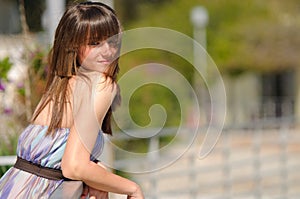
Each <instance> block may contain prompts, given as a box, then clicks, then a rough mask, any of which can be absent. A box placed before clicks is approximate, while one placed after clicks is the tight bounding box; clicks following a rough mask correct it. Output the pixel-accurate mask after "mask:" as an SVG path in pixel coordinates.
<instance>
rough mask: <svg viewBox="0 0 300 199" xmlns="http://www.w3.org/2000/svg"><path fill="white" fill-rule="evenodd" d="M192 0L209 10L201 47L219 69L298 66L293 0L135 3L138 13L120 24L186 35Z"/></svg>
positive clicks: (298, 28)
mask: <svg viewBox="0 0 300 199" xmlns="http://www.w3.org/2000/svg"><path fill="white" fill-rule="evenodd" d="M197 5H202V6H205V7H206V8H207V10H208V12H209V24H208V26H207V49H208V53H209V54H210V55H211V56H212V58H213V59H214V61H215V62H216V64H217V65H218V67H219V69H220V70H221V71H222V72H229V73H237V72H238V73H239V72H242V71H247V70H251V71H256V72H268V71H274V70H285V69H288V68H291V67H296V66H298V65H299V62H300V61H299V59H298V54H299V50H300V47H299V46H300V38H299V37H298V36H297V35H298V34H299V32H300V15H299V13H300V6H299V3H298V1H297V0H288V1H280V0H269V1H261V0H243V1H236V0H189V1H182V0H172V1H167V2H165V3H164V4H148V5H147V7H146V6H144V8H143V7H141V8H143V10H142V14H140V15H138V16H137V17H138V18H135V19H134V20H133V19H132V20H131V21H130V23H128V22H127V23H126V27H125V28H128V29H130V28H134V27H142V26H159V27H165V28H170V29H174V30H177V31H180V32H182V33H185V34H187V35H189V36H192V29H193V27H192V25H191V22H190V11H191V9H192V8H193V7H194V6H197ZM140 12H141V11H140Z"/></svg>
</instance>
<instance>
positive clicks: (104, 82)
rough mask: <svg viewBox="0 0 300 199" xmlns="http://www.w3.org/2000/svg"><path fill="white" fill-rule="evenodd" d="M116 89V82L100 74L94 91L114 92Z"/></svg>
mask: <svg viewBox="0 0 300 199" xmlns="http://www.w3.org/2000/svg"><path fill="white" fill-rule="evenodd" d="M116 90H117V84H116V83H115V82H114V81H113V80H112V78H111V77H108V76H105V75H101V76H100V77H99V79H98V81H97V84H96V92H101V91H105V92H112V93H114V94H115V92H116Z"/></svg>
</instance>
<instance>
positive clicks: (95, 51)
mask: <svg viewBox="0 0 300 199" xmlns="http://www.w3.org/2000/svg"><path fill="white" fill-rule="evenodd" d="M117 52H118V46H117V45H115V43H113V42H112V41H110V39H108V40H104V41H101V42H94V43H90V44H88V45H86V46H83V47H81V48H80V53H79V56H78V61H79V63H80V65H81V67H83V68H86V69H89V70H94V71H98V72H102V73H103V72H105V71H106V70H107V68H108V66H109V65H110V64H111V63H112V62H113V61H114V60H115V59H116V58H117V57H116V56H117Z"/></svg>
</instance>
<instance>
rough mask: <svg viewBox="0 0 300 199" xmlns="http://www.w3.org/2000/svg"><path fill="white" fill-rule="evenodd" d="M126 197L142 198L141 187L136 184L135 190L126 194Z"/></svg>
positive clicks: (129, 198) (130, 198)
mask: <svg viewBox="0 0 300 199" xmlns="http://www.w3.org/2000/svg"><path fill="white" fill-rule="evenodd" d="M127 199H144V195H143V192H142V190H141V188H140V187H139V186H137V189H136V191H135V192H134V193H133V194H131V195H129V196H127Z"/></svg>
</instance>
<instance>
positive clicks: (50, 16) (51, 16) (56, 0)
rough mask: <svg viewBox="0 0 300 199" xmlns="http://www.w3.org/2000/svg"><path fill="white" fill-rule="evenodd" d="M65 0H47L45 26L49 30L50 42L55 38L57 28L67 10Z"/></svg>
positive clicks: (44, 17)
mask: <svg viewBox="0 0 300 199" xmlns="http://www.w3.org/2000/svg"><path fill="white" fill-rule="evenodd" d="M65 7H66V6H65V1H64V0H46V11H45V13H44V16H43V26H44V28H45V30H46V32H47V37H48V42H49V43H52V42H53V40H54V34H55V29H56V27H57V25H58V22H59V20H60V18H61V16H62V15H63V13H64V11H65Z"/></svg>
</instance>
